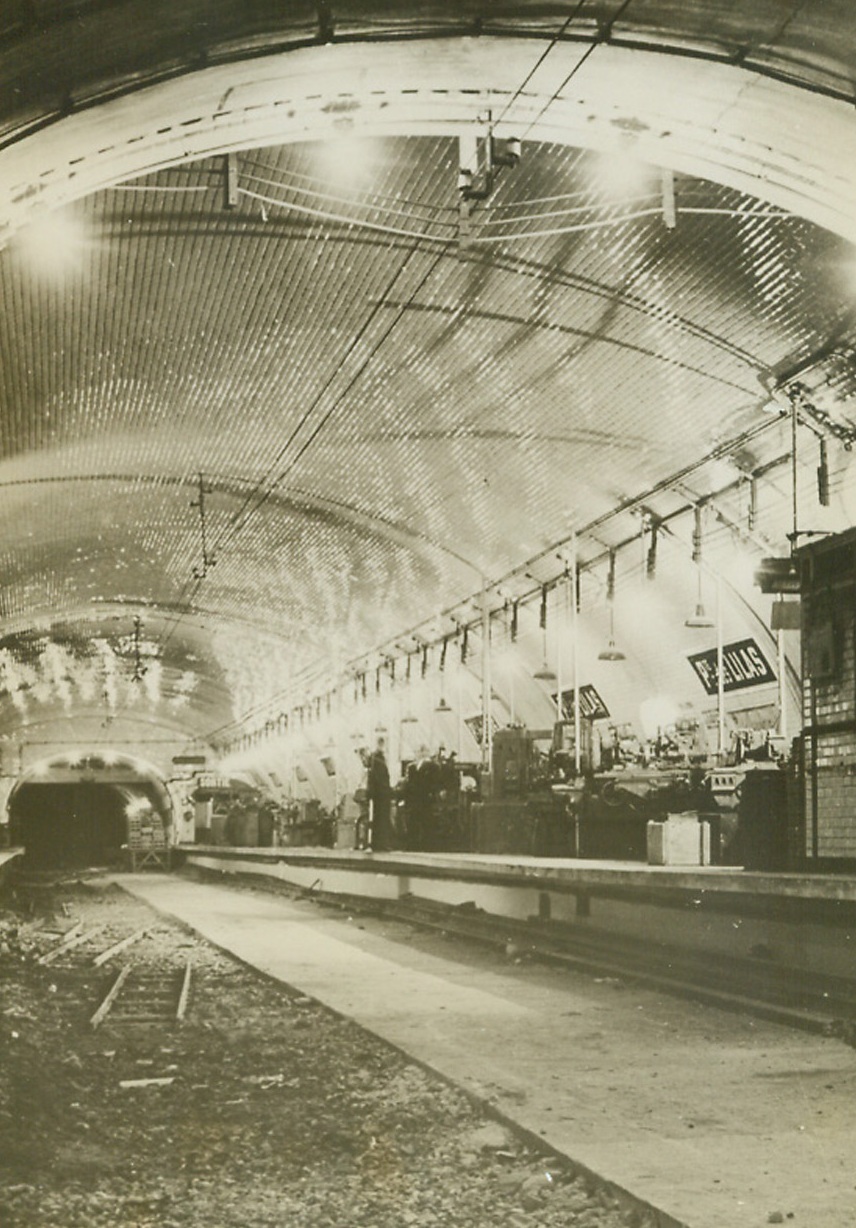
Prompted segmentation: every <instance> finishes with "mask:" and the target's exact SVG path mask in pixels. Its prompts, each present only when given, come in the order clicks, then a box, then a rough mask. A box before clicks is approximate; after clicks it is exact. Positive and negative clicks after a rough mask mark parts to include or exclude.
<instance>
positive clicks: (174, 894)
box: [119, 871, 856, 1228]
mask: <svg viewBox="0 0 856 1228" xmlns="http://www.w3.org/2000/svg"><path fill="white" fill-rule="evenodd" d="M193 873H194V874H195V873H196V872H195V871H194V872H193ZM119 881H121V883H122V884H123V886H124V887H125V889H126V890H128V891H129V892H131V893H132V894H134V895H135V896H137V897H138V898H141V899H143V900H145V901H146V902H147V903H148V904H150V905H152V906H153V907H155V908H157V909H158V910H159V912H160V913H161V914H163V915H166V916H170V917H171V918H173V919H178V920H180V921H182V922H183V923H184V924H187V925H190V926H192V927H193V929H194V932H196V933H198V934H200V935H204V936H205V937H206V938H207V939H208V940H209V941H211V942H214V943H216V944H217V946H218V947H219V948H220V949H223V950H227V951H229V952H231V954H233V955H235V956H237V957H238V958H241V959H243V960H245V961H246V962H247V963H248V964H251V965H252V966H254V967H256V968H258V969H259V970H261V971H263V972H265V973H267V974H268V975H270V976H272V977H274V978H277V979H279V980H280V981H282V982H283V983H284V984H286V985H289V986H294V987H297V988H299V989H300V990H301V991H302V992H303V993H305V994H307V995H310V996H311V997H312V998H313V999H317V1000H318V1001H320V1002H323V1003H325V1004H326V1005H327V1006H329V1007H331V1008H332V1009H334V1010H336V1011H339V1012H340V1013H341V1014H343V1015H346V1016H347V1017H348V1018H349V1019H353V1020H355V1021H356V1022H358V1023H360V1024H361V1025H362V1026H363V1027H365V1028H367V1029H368V1030H369V1031H370V1032H371V1033H372V1035H374V1036H377V1037H380V1038H382V1039H384V1040H386V1041H387V1042H389V1043H391V1044H392V1045H394V1046H395V1047H396V1048H397V1049H398V1050H399V1051H401V1052H404V1053H406V1054H408V1055H409V1056H410V1057H412V1058H414V1059H415V1060H416V1061H418V1062H422V1063H424V1064H425V1065H426V1066H428V1067H430V1068H431V1069H432V1070H433V1071H436V1072H438V1073H440V1074H442V1075H443V1076H444V1077H445V1078H447V1079H450V1080H452V1081H453V1082H454V1084H455V1085H456V1086H458V1087H460V1088H465V1089H467V1090H469V1091H470V1092H472V1093H473V1094H474V1095H477V1096H479V1097H481V1098H482V1099H483V1100H484V1101H486V1102H488V1103H489V1104H490V1105H491V1106H493V1107H494V1108H496V1110H497V1111H498V1112H504V1113H506V1114H507V1115H508V1117H510V1118H513V1120H514V1121H515V1122H518V1123H521V1124H522V1125H523V1126H525V1127H526V1129H527V1130H528V1131H529V1132H530V1135H531V1136H532V1137H535V1138H537V1139H539V1140H541V1139H543V1140H544V1141H543V1144H542V1146H543V1147H548V1146H549V1147H550V1148H552V1149H554V1151H555V1153H556V1154H559V1155H564V1156H570V1157H573V1159H574V1160H575V1161H577V1162H579V1163H581V1164H583V1165H585V1166H586V1167H587V1168H588V1170H589V1171H591V1172H594V1173H598V1174H600V1175H601V1176H605V1177H607V1178H609V1179H610V1180H612V1181H613V1182H615V1183H616V1184H617V1185H618V1186H620V1187H623V1188H624V1189H626V1190H630V1191H633V1193H634V1194H635V1195H636V1196H637V1197H640V1198H642V1199H645V1200H647V1202H648V1203H650V1204H651V1205H653V1206H656V1207H658V1208H661V1209H662V1210H663V1211H665V1212H667V1213H668V1214H669V1215H671V1216H672V1217H673V1219H674V1221H677V1222H678V1223H681V1224H688V1225H692V1226H693V1228H761V1225H764V1224H767V1223H780V1222H781V1223H785V1222H789V1221H794V1228H799V1225H800V1224H802V1225H807V1226H808V1228H852V1226H853V1224H854V1223H856V1185H854V1177H853V1160H852V1155H853V1121H854V1115H853V1103H854V1095H856V1050H854V1049H853V1048H852V1047H850V1046H848V1045H846V1044H844V1043H842V1042H841V1040H839V1039H837V1038H834V1037H826V1036H818V1035H812V1034H808V1033H806V1032H801V1031H795V1030H793V1029H792V1028H788V1027H784V1026H781V1025H778V1024H773V1023H766V1022H764V1021H763V1020H760V1019H756V1018H754V1017H753V1016H751V1015H746V1014H743V1013H735V1012H732V1011H724V1010H720V1009H715V1008H712V1007H709V1006H706V1005H703V1004H701V1003H696V1002H692V1001H686V1000H682V999H680V998H675V997H673V996H672V995H668V994H665V993H662V992H659V991H655V990H651V989H646V988H645V987H644V986H642V985H639V984H636V983H634V981H633V980H632V978H630V979H628V978H614V977H612V976H598V975H592V974H588V973H581V972H580V973H577V972H571V971H569V970H559V969H556V968H552V967H547V966H545V965H539V964H538V963H537V962H530V961H528V960H526V959H519V958H509V957H508V953H507V951H502V950H500V951H491V950H488V949H486V948H484V947H482V946H479V945H475V944H473V943H471V942H469V941H467V942H464V941H463V940H457V939H456V940H452V939H451V936H450V937H449V938H446V937H444V936H443V935H442V934H440V933H434V934H431V935H426V934H424V933H423V932H422V931H420V930H414V929H413V928H412V926H410V925H408V924H401V923H400V922H399V923H391V922H390V921H389V919H386V918H383V919H381V918H376V919H374V920H372V919H371V918H369V917H366V916H351V915H349V910H348V909H347V908H345V909H344V911H343V908H342V905H341V901H340V902H339V906H338V907H335V908H331V907H330V906H329V905H326V904H321V903H319V902H317V901H316V900H314V899H313V898H308V897H306V895H305V894H304V893H301V892H300V891H299V890H298V891H295V889H294V888H289V887H287V886H285V885H283V884H277V882H276V880H274V879H267V878H265V877H261V878H258V879H252V880H250V881H247V882H239V881H238V880H236V878H235V877H234V876H232V875H226V876H223V875H222V874H220V875H216V876H212V875H209V874H208V873H207V872H206V873H205V875H204V881H193V877H191V875H190V873H189V872H188V871H185V872H184V873H182V874H179V875H175V874H173V875H159V874H137V875H122V876H121V877H120V880H119ZM475 1222H476V1223H480V1222H486V1221H479V1220H477V1221H475ZM500 1222H501V1221H500ZM561 1222H566V1221H561ZM571 1222H573V1221H571ZM671 1222H672V1220H666V1219H664V1220H663V1223H671Z"/></svg>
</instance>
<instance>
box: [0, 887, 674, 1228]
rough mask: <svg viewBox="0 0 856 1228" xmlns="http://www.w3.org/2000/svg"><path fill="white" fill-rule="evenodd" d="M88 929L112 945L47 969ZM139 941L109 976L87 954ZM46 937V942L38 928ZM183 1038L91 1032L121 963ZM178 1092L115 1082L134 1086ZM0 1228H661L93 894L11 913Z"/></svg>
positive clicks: (2, 1055)
mask: <svg viewBox="0 0 856 1228" xmlns="http://www.w3.org/2000/svg"><path fill="white" fill-rule="evenodd" d="M77 921H82V922H83V924H84V929H88V928H90V927H91V926H94V925H99V924H100V925H104V927H105V928H104V929H103V930H102V931H101V933H100V934H99V936H98V937H97V938H95V939H93V940H92V943H90V944H86V945H84V946H82V947H80V948H78V949H77V950H76V951H70V952H69V953H68V954H67V955H65V956H64V957H62V958H61V959H59V960H58V961H57V962H56V963H53V964H50V965H40V964H38V963H37V959H38V957H39V955H40V954H42V953H43V952H45V951H47V950H49V949H50V948H51V946H52V944H54V943H56V942H57V940H58V939H57V937H56V932H59V931H60V930H67V929H68V928H69V927H70V926H71V925H73V924H74V923H75V922H77ZM143 926H150V927H152V928H151V929H150V930H149V932H148V934H147V935H146V936H145V937H144V938H142V939H140V940H139V941H138V942H136V943H135V944H134V945H133V946H132V947H130V948H129V949H128V950H127V951H125V952H123V953H122V954H120V955H118V956H117V957H116V958H115V959H114V960H112V961H110V962H109V963H108V964H106V965H105V966H104V967H103V968H95V967H93V963H92V961H93V958H94V956H95V954H97V953H98V952H99V951H102V950H105V949H106V948H107V947H108V946H110V945H111V943H113V942H116V941H119V940H120V939H122V938H123V937H126V936H127V935H128V934H130V933H132V932H133V931H135V930H137V929H140V928H142V927H143ZM51 927H53V928H54V930H55V933H54V934H51V933H49V932H47V931H48V930H49V929H50V928H51ZM188 956H190V957H191V958H192V963H193V982H192V990H191V997H190V1009H189V1012H188V1016H187V1019H186V1020H185V1022H184V1023H183V1024H181V1025H177V1024H165V1023H158V1024H155V1025H144V1024H131V1023H117V1022H115V1021H111V1019H110V1017H109V1016H108V1018H107V1020H106V1021H105V1022H104V1023H103V1024H102V1025H101V1027H100V1028H98V1029H93V1028H92V1027H91V1026H90V1023H89V1020H90V1017H91V1015H92V1014H93V1012H94V1011H95V1009H96V1007H97V1006H98V1005H99V1003H100V1002H101V999H102V998H103V996H104V994H105V993H106V990H107V988H108V987H109V985H110V984H111V983H112V981H113V980H114V979H115V976H116V974H117V971H118V969H119V967H120V966H121V964H122V963H124V962H126V961H128V960H132V961H133V963H134V965H135V968H138V969H140V970H141V971H144V972H146V971H147V972H158V973H163V974H167V973H170V972H172V973H174V974H175V976H176V977H178V976H179V975H180V971H181V969H182V968H183V967H184V964H185V962H186V960H187V958H188ZM146 1079H152V1080H154V1079H171V1080H172V1081H171V1082H169V1083H165V1084H164V1083H151V1084H148V1085H145V1084H143V1085H138V1086H130V1087H122V1086H121V1084H122V1083H123V1082H127V1081H131V1082H135V1083H136V1082H139V1081H140V1080H146ZM0 1223H2V1224H3V1225H4V1226H5V1228H70V1226H71V1225H80V1226H83V1228H94V1226H97V1225H102V1224H103V1225H107V1224H111V1225H112V1224H119V1225H133V1226H134V1228H148V1226H149V1225H151V1226H152V1228H154V1226H157V1228H184V1226H187V1225H191V1226H193V1228H203V1226H205V1228H208V1226H210V1228H232V1226H233V1225H234V1226H235V1228H238V1226H240V1228H255V1226H257V1225H258V1226H261V1225H280V1226H282V1228H286V1226H288V1228H304V1226H305V1228H330V1226H333V1225H335V1226H336V1228H393V1226H394V1228H399V1226H402V1228H411V1226H412V1228H422V1226H425V1228H427V1226H429V1225H437V1226H440V1225H442V1226H444V1228H445V1226H448V1225H451V1226H453V1228H454V1226H456V1225H461V1228H464V1226H467V1228H470V1226H473V1225H479V1226H480V1225H491V1226H493V1225H497V1226H500V1228H501V1226H504V1225H508V1226H509V1228H521V1226H523V1225H525V1226H528V1228H559V1226H560V1225H561V1226H563V1228H564V1226H568V1228H642V1226H643V1225H644V1226H645V1228H648V1226H649V1224H652V1223H653V1219H649V1217H648V1216H647V1215H645V1214H644V1213H642V1214H640V1213H639V1212H638V1211H636V1210H633V1209H631V1210H627V1209H626V1208H622V1207H621V1206H620V1205H619V1204H618V1203H617V1202H616V1200H615V1198H614V1197H613V1195H612V1194H610V1193H609V1192H608V1191H605V1190H601V1189H598V1188H596V1186H595V1185H594V1184H593V1183H591V1182H588V1181H586V1180H584V1179H581V1178H579V1177H575V1176H574V1174H573V1172H572V1171H571V1170H570V1169H569V1168H568V1166H567V1165H566V1164H564V1163H563V1162H562V1160H561V1159H560V1158H559V1157H556V1156H551V1155H549V1154H546V1153H543V1152H541V1151H540V1150H539V1149H537V1148H536V1147H534V1146H533V1145H532V1142H531V1139H529V1138H528V1137H523V1136H517V1135H516V1134H515V1133H514V1132H513V1131H512V1130H510V1129H509V1128H507V1127H506V1126H504V1125H502V1124H500V1123H499V1122H497V1121H495V1120H492V1119H491V1118H490V1117H489V1116H488V1115H487V1114H486V1113H485V1112H483V1111H482V1110H481V1108H480V1107H479V1106H477V1105H474V1104H473V1103H472V1101H471V1100H470V1099H468V1098H467V1097H466V1096H464V1095H463V1094H462V1093H461V1092H459V1091H458V1090H457V1089H455V1088H454V1087H451V1086H449V1085H447V1084H446V1083H445V1082H444V1081H443V1080H441V1079H439V1078H437V1077H434V1076H433V1075H431V1074H429V1073H427V1072H426V1071H424V1070H423V1069H422V1068H421V1067H419V1066H417V1065H415V1064H414V1063H412V1062H409V1061H408V1060H407V1059H406V1058H405V1057H403V1056H402V1055H401V1054H399V1053H398V1052H396V1051H395V1050H393V1049H391V1048H390V1047H389V1046H387V1045H385V1044H383V1043H382V1042H381V1041H379V1040H377V1039H375V1038H374V1037H372V1036H371V1035H370V1034H368V1033H366V1032H365V1031H363V1030H362V1029H361V1028H359V1027H357V1026H356V1025H355V1024H353V1023H351V1022H349V1021H347V1020H343V1019H341V1018H339V1017H338V1016H336V1015H335V1014H333V1013H332V1012H331V1011H329V1010H327V1009H326V1008H324V1007H322V1006H321V1005H319V1004H318V1003H316V1002H315V1001H314V1000H312V999H309V998H306V997H302V996H300V995H297V994H295V993H294V992H292V991H290V990H289V989H288V988H287V987H284V986H279V985H276V984H274V983H272V982H270V981H268V980H267V979H266V978H264V977H262V976H261V975H259V974H257V973H255V972H254V971H252V970H251V969H248V968H246V967H245V966H244V965H242V964H240V963H238V962H237V961H235V960H233V959H231V958H229V957H228V956H226V955H225V954H223V953H221V952H220V951H218V950H216V949H215V948H213V947H211V946H209V945H208V944H207V943H205V942H203V941H201V940H199V939H197V938H196V937H194V936H193V935H191V934H188V933H187V932H186V931H185V930H183V929H182V928H181V927H180V926H178V925H176V924H173V923H171V922H169V921H165V920H164V919H163V918H160V917H157V916H156V915H155V914H154V913H152V912H151V911H150V910H149V909H148V908H147V907H146V906H145V905H144V904H142V903H141V902H139V901H137V900H134V899H132V898H131V897H129V896H127V895H126V894H125V893H124V892H122V891H121V890H120V889H118V888H117V887H115V886H111V885H109V884H107V883H106V882H104V881H100V880H99V879H98V878H97V877H93V878H91V879H86V880H75V881H67V882H64V883H61V884H58V885H56V886H55V887H54V888H53V889H47V888H44V887H43V888H41V889H40V890H39V891H38V892H34V893H33V894H31V895H28V894H27V893H26V891H25V890H24V889H23V888H21V889H18V891H17V894H7V895H6V896H5V897H4V898H3V899H0Z"/></svg>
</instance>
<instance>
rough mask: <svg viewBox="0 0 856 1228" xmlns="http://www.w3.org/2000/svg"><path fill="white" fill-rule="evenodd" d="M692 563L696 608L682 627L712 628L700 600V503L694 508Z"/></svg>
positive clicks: (711, 621) (710, 620)
mask: <svg viewBox="0 0 856 1228" xmlns="http://www.w3.org/2000/svg"><path fill="white" fill-rule="evenodd" d="M693 562H694V563H695V566H696V572H697V575H698V590H697V592H696V606H695V612H694V613H693V614H691V615H690V616H689V618H688V619H687V620H686V622H685V623H684V626H685V627H691V628H693V629H701V628H704V627H712V626H713V625H714V623H713V619H712V618H710V617H709V615H708V613H707V611H706V610H705V608H704V601H703V600H702V591H701V577H702V506H701V504H700V503H697V504H696V506H695V520H694V523H693Z"/></svg>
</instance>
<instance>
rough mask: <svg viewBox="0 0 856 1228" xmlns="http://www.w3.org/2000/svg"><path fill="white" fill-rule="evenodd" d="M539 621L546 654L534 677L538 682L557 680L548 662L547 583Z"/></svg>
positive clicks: (542, 590) (544, 653) (542, 593)
mask: <svg viewBox="0 0 856 1228" xmlns="http://www.w3.org/2000/svg"><path fill="white" fill-rule="evenodd" d="M539 623H540V626H541V635H542V637H543V643H542V650H543V655H544V664H543V665H542V666H541V668H540V669H537V670H536V671H535V673H534V674H533V675H532V677H533V678H534V679H535V680H536V681H537V682H555V681H556V674H555V672H554V671H553V670H552V669H551V668H550V666H549V664H548V662H547V585H546V584H542V585H541V610H540V615H539Z"/></svg>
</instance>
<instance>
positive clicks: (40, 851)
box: [9, 781, 127, 869]
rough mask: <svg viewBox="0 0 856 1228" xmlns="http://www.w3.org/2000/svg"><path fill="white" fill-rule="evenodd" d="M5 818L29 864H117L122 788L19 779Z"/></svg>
mask: <svg viewBox="0 0 856 1228" xmlns="http://www.w3.org/2000/svg"><path fill="white" fill-rule="evenodd" d="M9 823H10V837H11V840H12V843H13V844H18V845H22V846H23V847H24V850H25V852H24V861H25V863H26V864H27V865H28V866H30V867H31V868H45V869H55V868H63V869H67V868H81V867H84V866H94V865H99V866H101V865H112V864H116V863H118V862H119V860H120V858H121V851H120V850H121V847H122V845H123V844H124V843H125V841H126V839H127V818H126V813H125V797H124V796H123V794H122V791H121V790H120V789H118V788H117V787H116V786H115V785H110V784H100V783H97V782H91V781H81V782H76V783H68V784H50V783H47V784H42V783H31V784H22V785H21V786H20V788H18V789H17V790H16V791H15V793H14V795H13V796H12V798H11V800H10V804H9Z"/></svg>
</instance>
